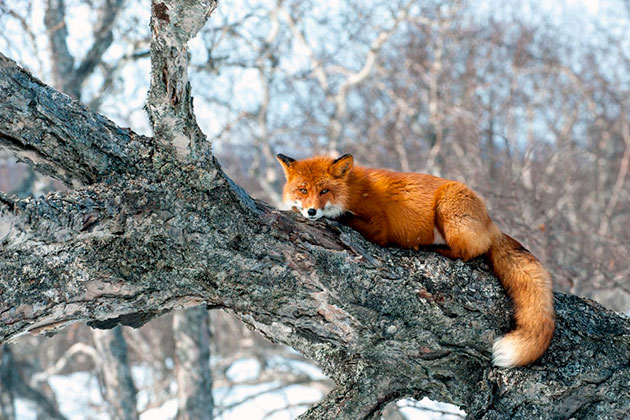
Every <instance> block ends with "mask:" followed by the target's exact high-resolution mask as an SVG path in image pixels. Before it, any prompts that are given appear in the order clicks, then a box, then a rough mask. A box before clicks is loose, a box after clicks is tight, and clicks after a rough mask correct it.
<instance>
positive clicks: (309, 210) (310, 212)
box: [308, 209, 317, 216]
mask: <svg viewBox="0 0 630 420" xmlns="http://www.w3.org/2000/svg"><path fill="white" fill-rule="evenodd" d="M316 214H317V210H315V209H308V215H309V216H315V215H316Z"/></svg>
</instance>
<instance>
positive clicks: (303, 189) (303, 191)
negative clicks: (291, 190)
mask: <svg viewBox="0 0 630 420" xmlns="http://www.w3.org/2000/svg"><path fill="white" fill-rule="evenodd" d="M300 192H301V193H302V194H308V191H306V188H300Z"/></svg>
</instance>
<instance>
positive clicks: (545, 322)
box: [488, 233, 555, 367]
mask: <svg viewBox="0 0 630 420" xmlns="http://www.w3.org/2000/svg"><path fill="white" fill-rule="evenodd" d="M488 259H489V261H490V263H491V264H492V267H493V270H494V272H495V274H496V275H497V276H498V277H499V279H500V280H501V283H502V284H503V287H504V288H505V290H506V291H507V293H508V295H509V296H510V298H512V301H513V302H514V317H515V319H516V328H515V329H514V330H513V331H511V332H510V333H508V334H507V335H506V336H504V337H502V338H500V339H498V340H497V341H495V343H494V347H493V348H492V357H493V363H494V364H495V366H500V367H513V366H524V365H527V364H529V363H531V362H533V361H534V360H536V359H538V358H539V357H540V356H541V355H542V354H543V353H544V352H545V350H546V349H547V347H549V343H550V342H551V337H552V335H553V331H554V329H555V322H554V318H555V316H554V310H553V293H552V291H551V276H550V275H549V273H548V272H547V270H545V268H544V267H543V266H542V264H541V263H540V261H538V260H537V259H536V257H534V256H533V255H532V254H531V253H530V252H529V251H528V250H527V249H525V248H524V247H523V246H522V245H521V244H520V243H519V242H518V241H517V240H515V239H513V238H511V237H510V236H508V235H506V234H504V233H502V234H500V235H497V239H496V240H495V241H494V242H493V244H492V245H491V246H490V251H489V252H488Z"/></svg>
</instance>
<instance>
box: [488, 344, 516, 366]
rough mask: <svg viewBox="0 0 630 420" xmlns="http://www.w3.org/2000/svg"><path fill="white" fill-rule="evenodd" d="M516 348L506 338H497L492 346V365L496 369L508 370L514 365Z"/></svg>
mask: <svg viewBox="0 0 630 420" xmlns="http://www.w3.org/2000/svg"><path fill="white" fill-rule="evenodd" d="M515 361H516V347H515V345H514V341H513V340H511V339H509V338H508V337H503V338H499V339H498V340H497V341H495V342H494V345H493V346H492V363H493V364H494V365H495V366H497V367H503V368H509V367H513V366H514V365H515V364H516V363H515Z"/></svg>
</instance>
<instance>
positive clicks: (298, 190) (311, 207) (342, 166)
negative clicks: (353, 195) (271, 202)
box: [276, 154, 354, 220]
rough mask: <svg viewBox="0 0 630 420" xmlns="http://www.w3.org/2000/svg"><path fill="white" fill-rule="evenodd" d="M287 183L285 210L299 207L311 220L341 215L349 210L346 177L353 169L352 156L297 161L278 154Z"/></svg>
mask: <svg viewBox="0 0 630 420" xmlns="http://www.w3.org/2000/svg"><path fill="white" fill-rule="evenodd" d="M276 158H278V161H279V162H280V164H281V165H282V169H284V174H285V176H286V178H287V183H286V184H285V186H284V191H283V193H282V200H283V202H284V205H285V208H286V210H291V209H297V210H298V211H299V212H300V213H302V216H304V217H307V218H309V219H311V220H317V219H319V218H321V217H328V218H331V219H334V218H337V217H339V216H341V215H342V214H343V213H344V212H345V211H346V209H347V207H348V205H347V202H348V199H349V188H348V185H347V177H348V175H349V174H350V172H351V170H352V165H353V163H354V160H353V158H352V155H343V156H341V157H340V158H337V159H333V158H329V157H324V156H316V157H312V158H308V159H303V160H295V159H293V158H290V157H288V156H285V155H282V154H280V155H277V156H276Z"/></svg>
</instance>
